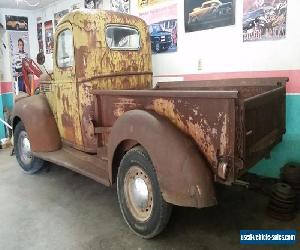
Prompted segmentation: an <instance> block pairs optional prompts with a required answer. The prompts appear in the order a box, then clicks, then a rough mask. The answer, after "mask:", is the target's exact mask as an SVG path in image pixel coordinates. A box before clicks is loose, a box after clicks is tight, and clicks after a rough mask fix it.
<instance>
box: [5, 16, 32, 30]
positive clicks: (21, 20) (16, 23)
mask: <svg viewBox="0 0 300 250" xmlns="http://www.w3.org/2000/svg"><path fill="white" fill-rule="evenodd" d="M5 19H6V30H18V31H28V17H25V16H5Z"/></svg>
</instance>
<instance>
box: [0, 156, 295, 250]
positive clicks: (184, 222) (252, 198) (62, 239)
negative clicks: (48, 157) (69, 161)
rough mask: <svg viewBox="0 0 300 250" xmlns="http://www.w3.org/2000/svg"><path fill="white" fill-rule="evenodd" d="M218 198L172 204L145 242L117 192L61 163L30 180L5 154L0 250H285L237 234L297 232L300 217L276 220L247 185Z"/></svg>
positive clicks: (0, 177) (0, 161) (0, 172)
mask: <svg viewBox="0 0 300 250" xmlns="http://www.w3.org/2000/svg"><path fill="white" fill-rule="evenodd" d="M219 200H220V205H218V206H217V207H214V208H207V209H201V210H198V209H193V208H181V207H174V210H173V215H172V217H171V221H170V223H169V226H168V228H167V229H166V230H165V231H164V232H163V233H162V234H161V235H160V236H159V237H157V238H155V239H153V240H143V239H141V238H139V237H137V236H135V235H134V234H133V233H132V232H131V231H130V230H129V228H128V227H127V225H126V224H125V222H124V221H123V218H122V216H121V213H120V210H119V207H118V202H117V195H116V189H115V188H113V189H110V188H106V187H104V186H102V185H101V184H98V183H96V182H94V181H92V180H90V179H88V178H86V177H83V176H81V175H79V174H76V173H74V172H71V171H69V170H67V169H64V168H61V167H58V166H51V168H50V171H49V172H46V171H45V170H44V171H41V172H40V173H39V174H37V175H26V174H24V173H22V171H21V169H20V168H19V166H18V164H17V162H16V160H15V157H11V156H9V150H0V249H5V250H7V249H18V250H19V249H38V250H42V249H89V250H90V249H137V250H142V249H200V250H201V249H231V250H234V249H283V248H282V247H278V246H277V247H268V246H261V247H257V248H255V247H253V246H245V247H244V248H243V247H241V245H240V244H239V230H240V229H298V230H299V229H300V214H298V216H297V218H296V219H294V220H293V221H290V222H279V221H277V220H274V219H271V218H269V217H267V216H266V214H265V207H266V204H267V198H266V197H265V196H263V195H259V194H257V193H254V192H251V191H249V190H245V189H244V188H241V187H235V188H231V189H230V190H229V189H228V188H227V189H225V188H222V189H221V190H220V194H219ZM298 238H299V237H298ZM286 249H300V248H299V244H298V245H297V246H291V247H288V248H286Z"/></svg>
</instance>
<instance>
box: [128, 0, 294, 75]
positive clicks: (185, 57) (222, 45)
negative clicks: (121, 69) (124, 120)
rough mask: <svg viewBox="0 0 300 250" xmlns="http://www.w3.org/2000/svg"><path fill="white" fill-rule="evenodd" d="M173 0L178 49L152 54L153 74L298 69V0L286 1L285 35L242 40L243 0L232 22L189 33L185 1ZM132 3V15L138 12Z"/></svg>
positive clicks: (238, 5) (237, 3)
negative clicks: (268, 39) (186, 31)
mask: <svg viewBox="0 0 300 250" xmlns="http://www.w3.org/2000/svg"><path fill="white" fill-rule="evenodd" d="M174 1H176V2H177V3H178V8H177V9H178V51H177V52H175V53H165V54H155V55H153V57H152V59H153V60H152V64H153V72H154V76H161V75H182V74H199V73H211V72H212V73H214V72H237V71H265V70H293V69H300V28H299V25H300V21H299V10H300V1H299V0H288V9H287V11H288V14H287V34H286V38H285V39H283V40H278V41H258V42H243V34H242V33H243V32H242V20H243V1H242V0H236V11H235V12H236V15H235V19H236V21H235V25H232V26H227V27H220V28H215V29H210V30H203V31H196V32H190V33H185V30H184V1H181V0H174ZM174 1H173V2H174ZM135 2H136V1H132V6H131V7H132V8H131V9H132V14H135V15H138V11H137V7H136V3H135ZM199 60H201V62H202V69H201V71H199V70H198V61H199Z"/></svg>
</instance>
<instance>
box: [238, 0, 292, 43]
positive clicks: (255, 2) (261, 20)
mask: <svg viewBox="0 0 300 250" xmlns="http://www.w3.org/2000/svg"><path fill="white" fill-rule="evenodd" d="M243 12H244V13H243V41H244V42H249V41H266V40H278V39H284V38H285V35H286V15H287V0H244V6H243Z"/></svg>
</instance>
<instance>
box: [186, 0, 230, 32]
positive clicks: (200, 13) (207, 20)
mask: <svg viewBox="0 0 300 250" xmlns="http://www.w3.org/2000/svg"><path fill="white" fill-rule="evenodd" d="M234 23H235V0H184V24H185V32H193V31H199V30H206V29H213V28H216V27H223V26H228V25H233V24H234Z"/></svg>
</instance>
